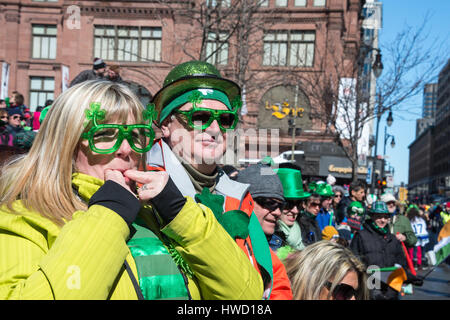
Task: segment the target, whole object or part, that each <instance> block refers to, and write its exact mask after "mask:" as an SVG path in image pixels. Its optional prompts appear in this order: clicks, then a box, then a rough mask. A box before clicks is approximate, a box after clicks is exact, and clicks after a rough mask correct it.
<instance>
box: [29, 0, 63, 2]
mask: <svg viewBox="0 0 450 320" xmlns="http://www.w3.org/2000/svg"><path fill="white" fill-rule="evenodd" d="M33 2H58V0H33Z"/></svg>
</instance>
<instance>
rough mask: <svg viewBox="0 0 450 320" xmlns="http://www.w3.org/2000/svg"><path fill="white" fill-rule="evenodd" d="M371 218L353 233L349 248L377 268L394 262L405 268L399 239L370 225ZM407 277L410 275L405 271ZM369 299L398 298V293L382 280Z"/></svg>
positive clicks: (371, 292)
mask: <svg viewBox="0 0 450 320" xmlns="http://www.w3.org/2000/svg"><path fill="white" fill-rule="evenodd" d="M371 222H372V221H371V220H368V221H367V222H366V223H364V225H363V230H361V231H358V232H356V233H355V236H354V237H353V239H352V241H351V242H350V249H351V250H352V251H353V253H355V255H357V256H358V257H359V259H360V260H361V261H362V262H363V263H364V264H365V265H366V267H369V266H377V267H379V268H386V267H393V266H394V265H395V264H396V263H397V264H400V265H401V266H402V267H403V269H405V270H408V269H407V262H406V257H405V254H404V252H403V248H402V246H401V243H400V241H398V240H397V238H396V237H395V236H394V235H393V234H391V233H389V232H388V233H386V234H383V233H382V232H381V231H378V230H376V229H375V227H373V226H372V224H371ZM407 276H408V278H409V277H410V276H411V275H410V274H409V272H407ZM369 292H370V299H371V300H398V299H399V294H398V292H397V291H395V290H394V289H392V288H391V287H390V286H388V285H387V284H386V283H384V282H382V281H381V282H380V287H379V288H372V289H371V290H370V291H369Z"/></svg>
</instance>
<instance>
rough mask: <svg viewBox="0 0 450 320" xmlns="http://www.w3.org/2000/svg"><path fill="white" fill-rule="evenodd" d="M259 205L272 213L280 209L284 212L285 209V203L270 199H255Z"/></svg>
mask: <svg viewBox="0 0 450 320" xmlns="http://www.w3.org/2000/svg"><path fill="white" fill-rule="evenodd" d="M254 200H255V201H256V203H257V204H259V205H260V206H261V207H263V208H264V209H267V210H269V211H270V212H272V211H275V210H277V209H280V211H283V209H284V207H285V202H281V201H277V200H273V199H269V198H255V199H254Z"/></svg>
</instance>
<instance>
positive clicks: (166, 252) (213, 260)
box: [0, 80, 263, 299]
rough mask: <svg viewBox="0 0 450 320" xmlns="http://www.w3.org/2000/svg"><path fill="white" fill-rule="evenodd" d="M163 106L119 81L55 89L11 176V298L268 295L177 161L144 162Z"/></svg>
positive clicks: (6, 276)
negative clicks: (183, 188)
mask: <svg viewBox="0 0 450 320" xmlns="http://www.w3.org/2000/svg"><path fill="white" fill-rule="evenodd" d="M153 116H154V113H153V110H152V109H151V108H149V107H147V108H144V106H142V104H141V103H140V102H139V100H138V99H137V97H136V96H134V95H133V93H132V92H131V91H130V90H129V89H128V88H127V87H126V86H123V85H120V84H114V83H112V82H109V81H98V80H94V81H86V82H83V83H81V84H78V85H76V86H73V87H72V88H70V89H69V90H67V91H65V92H64V93H63V94H62V95H61V96H59V97H58V98H57V99H56V100H55V102H54V103H53V104H52V107H51V108H50V111H49V112H48V114H47V116H46V118H45V120H44V121H43V124H42V126H41V128H40V130H39V133H38V135H37V136H36V139H35V141H34V143H33V146H32V148H31V149H30V151H29V153H28V154H26V155H24V156H22V157H20V158H18V159H17V160H14V161H13V162H11V163H9V164H8V165H6V167H5V168H3V170H2V175H1V177H0V299H137V298H140V299H181V298H192V299H260V298H261V296H262V291H263V289H262V280H261V278H260V276H259V274H258V273H257V272H256V271H255V270H254V268H253V267H252V265H251V263H250V262H249V261H248V259H247V258H246V257H245V255H244V254H243V253H242V251H241V250H240V248H239V247H238V246H237V245H236V244H235V242H234V241H233V240H232V239H231V238H230V237H229V236H228V234H227V233H226V231H225V230H224V229H223V228H222V227H221V226H220V225H219V224H218V223H217V220H216V219H215V218H214V215H213V213H212V212H211V210H209V209H208V208H206V207H204V206H203V207H201V206H199V205H197V204H196V203H195V202H194V201H193V200H192V199H191V198H189V197H183V196H182V195H181V193H180V192H179V191H178V189H177V188H176V187H175V185H174V183H173V182H172V180H171V179H170V178H169V176H168V175H167V173H165V172H144V171H140V170H138V169H139V168H140V167H141V164H142V163H145V158H144V156H145V152H147V151H148V149H149V148H150V147H151V144H152V142H153V138H154V132H153V130H152V127H151V123H152V120H153ZM138 185H140V186H141V187H140V188H138V187H137V186H138ZM217 243H220V249H218V248H216V247H214V246H213V245H211V244H217ZM149 252H158V254H159V258H160V259H156V260H155V259H153V256H152V255H151V254H149ZM138 256H139V258H140V259H137V257H138ZM155 261H157V262H158V261H159V262H160V265H157V264H156V265H155V264H152V263H154V262H155ZM161 261H163V262H162V263H161ZM149 265H152V266H153V268H152V267H149ZM157 270H159V273H158V271H157ZM150 276H151V277H152V278H151V279H152V281H149V280H148V278H149V277H150ZM164 277H165V278H164ZM163 278H164V279H163ZM168 278H170V281H167V279H168Z"/></svg>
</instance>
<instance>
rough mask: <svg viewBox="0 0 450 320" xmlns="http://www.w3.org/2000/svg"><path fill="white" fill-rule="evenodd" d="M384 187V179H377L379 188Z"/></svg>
mask: <svg viewBox="0 0 450 320" xmlns="http://www.w3.org/2000/svg"><path fill="white" fill-rule="evenodd" d="M382 187H383V181H382V180H381V179H378V180H377V188H378V189H381V188H382Z"/></svg>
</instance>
